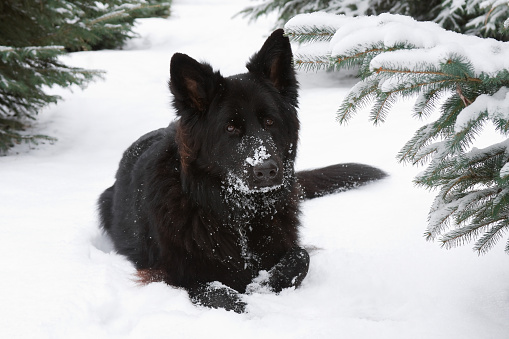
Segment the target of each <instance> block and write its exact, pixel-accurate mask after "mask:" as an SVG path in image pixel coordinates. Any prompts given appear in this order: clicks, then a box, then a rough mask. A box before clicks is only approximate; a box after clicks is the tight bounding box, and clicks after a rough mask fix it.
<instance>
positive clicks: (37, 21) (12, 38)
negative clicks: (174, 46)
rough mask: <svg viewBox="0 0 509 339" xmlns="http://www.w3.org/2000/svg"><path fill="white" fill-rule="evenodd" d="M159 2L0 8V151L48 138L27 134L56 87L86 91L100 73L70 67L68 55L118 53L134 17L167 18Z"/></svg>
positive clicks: (11, 1)
mask: <svg viewBox="0 0 509 339" xmlns="http://www.w3.org/2000/svg"><path fill="white" fill-rule="evenodd" d="M169 6H170V4H169V2H167V1H166V2H163V1H160V0H146V1H145V0H128V1H120V0H103V1H96V0H79V1H66V0H50V1H29V0H22V1H19V0H7V1H2V3H0V31H1V32H2V34H0V152H5V151H6V150H8V149H9V148H10V147H11V146H12V145H13V144H15V143H20V142H23V141H25V142H32V143H36V142H37V140H41V139H46V140H48V139H52V138H50V137H47V136H42V135H31V134H28V133H26V132H25V130H26V127H27V125H28V124H29V122H30V121H33V120H34V119H35V116H36V114H37V112H38V111H39V110H40V109H41V108H42V107H44V106H46V105H47V104H49V103H55V102H56V101H57V100H58V99H59V97H58V96H56V95H50V94H47V93H46V91H45V90H46V89H47V88H48V87H52V86H54V85H58V86H61V87H69V86H71V85H79V86H84V85H85V84H86V83H88V82H89V81H90V80H92V79H93V78H95V77H97V76H99V75H100V72H99V71H95V70H86V69H82V68H77V67H68V66H66V65H65V64H64V63H63V62H62V61H61V60H60V59H59V56H60V55H62V54H64V53H66V52H68V51H78V50H91V49H98V48H116V47H120V46H122V44H123V42H124V41H125V40H126V39H127V38H129V37H131V36H133V32H132V26H133V21H134V19H135V18H137V17H146V16H155V15H158V16H159V15H167V14H168V10H169Z"/></svg>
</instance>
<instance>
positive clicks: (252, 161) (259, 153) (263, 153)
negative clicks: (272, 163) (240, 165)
mask: <svg viewBox="0 0 509 339" xmlns="http://www.w3.org/2000/svg"><path fill="white" fill-rule="evenodd" d="M269 158H270V154H269V153H268V151H267V148H266V147H265V146H264V145H260V146H258V148H256V149H255V152H254V155H253V156H252V157H247V158H246V163H248V164H249V165H251V166H256V165H259V164H261V163H262V162H263V161H264V160H267V159H269Z"/></svg>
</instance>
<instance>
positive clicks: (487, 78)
mask: <svg viewBox="0 0 509 339" xmlns="http://www.w3.org/2000/svg"><path fill="white" fill-rule="evenodd" d="M385 18H386V17H384V20H386V19H385ZM338 20H339V19H338ZM366 22H367V21H366ZM400 22H403V21H401V20H400ZM355 24H356V25H357V26H354V27H358V22H357V23H355ZM345 25H346V24H345ZM411 27H412V28H414V26H411ZM296 28H297V29H296ZM306 30H307V28H306V26H299V25H289V27H287V29H286V33H287V35H288V36H290V37H291V38H292V39H293V40H295V41H310V40H308V38H307V36H306ZM309 32H310V33H312V34H313V35H319V33H320V28H319V27H317V26H312V27H311V28H309ZM430 32H431V31H430ZM445 32H446V31H444V30H442V31H437V33H440V34H446V33H445ZM324 34H326V35H327V36H328V35H329V34H330V29H326V30H324ZM451 34H454V33H451ZM460 38H461V37H457V38H456V40H457V43H458V44H461V42H462V40H461V39H460ZM469 38H470V40H468V42H469V43H470V42H471V37H469ZM349 39H350V40H352V37H351V36H350V37H349ZM477 39H479V41H480V45H478V46H484V45H482V43H484V42H486V46H491V47H494V45H490V44H491V43H492V42H490V41H482V39H481V38H477ZM329 40H330V39H329ZM416 41H418V39H416ZM444 41H450V40H448V39H444ZM465 41H466V40H465ZM312 43H313V42H311V44H312ZM335 43H337V44H338V45H341V44H342V42H341V41H335ZM499 44H502V43H499ZM440 48H444V46H442V45H440ZM478 48H479V47H478ZM424 49H425V48H424V47H422V46H417V45H416V44H414V43H413V42H412V40H410V41H404V42H399V43H395V44H392V45H386V44H385V43H384V41H383V40H382V41H373V42H370V43H366V42H363V44H362V45H361V44H359V45H356V46H354V47H352V48H350V49H347V50H346V51H345V52H344V53H342V54H340V55H330V52H329V54H316V53H314V54H310V55H307V56H304V57H303V58H302V56H301V55H299V54H298V53H297V54H296V56H295V65H296V67H297V68H302V69H305V70H319V69H324V68H326V69H335V70H341V69H343V68H352V67H353V68H355V69H358V75H359V82H358V83H357V84H356V85H355V86H354V87H353V88H352V89H351V90H350V92H349V94H348V95H347V96H346V98H345V99H344V100H343V103H342V104H341V106H340V108H339V111H338V117H337V118H338V121H339V122H340V123H345V122H347V121H348V120H349V119H351V118H352V116H353V115H354V114H355V113H357V112H358V111H360V110H361V109H363V108H366V107H370V113H369V117H370V120H371V121H373V123H375V124H379V123H382V122H384V120H385V118H386V116H387V114H389V113H390V111H391V108H392V105H393V104H394V103H395V102H397V101H398V100H400V99H402V98H403V99H410V100H415V104H414V109H413V114H414V116H415V117H418V118H423V119H424V118H428V117H430V115H431V113H432V112H436V111H439V112H440V116H439V117H438V119H437V120H436V121H433V122H431V123H428V124H426V125H424V126H422V127H421V128H420V129H419V130H417V131H416V132H415V134H414V136H413V137H412V139H410V140H409V141H408V142H407V143H406V144H405V145H404V146H403V148H402V149H401V151H400V152H399V154H398V159H399V161H400V162H407V163H411V164H414V165H417V164H419V165H425V164H428V166H427V168H426V169H425V171H424V172H422V173H421V174H419V175H418V176H417V177H416V179H415V183H416V184H417V185H418V186H422V187H425V188H428V189H438V195H437V197H436V198H435V201H434V203H433V206H432V207H431V210H430V214H429V227H428V229H427V231H426V233H425V235H426V238H427V239H429V240H437V239H438V240H439V241H440V242H442V244H443V246H445V247H447V248H449V247H453V246H458V245H462V244H464V243H466V242H470V241H474V240H475V245H474V250H475V251H477V252H478V253H479V254H481V253H486V252H487V251H488V250H489V249H490V248H492V247H493V246H494V245H495V244H496V242H497V241H498V240H500V239H501V238H502V236H503V235H504V233H505V232H507V231H508V229H509V139H507V140H506V141H504V142H502V143H499V144H495V145H492V146H490V147H487V148H485V149H477V148H473V147H472V146H473V142H474V140H475V139H476V136H477V135H478V134H479V133H480V132H481V131H482V130H483V128H484V127H485V125H486V124H487V123H488V122H490V123H492V124H493V125H494V126H495V127H496V129H497V131H498V132H500V133H501V134H502V135H503V136H507V135H508V134H509V71H508V70H507V69H503V68H502V69H498V70H495V71H493V72H484V71H482V70H481V71H480V70H479V69H478V68H477V67H475V65H474V64H473V63H472V61H471V60H470V59H469V57H468V56H469V55H470V54H468V53H465V54H458V53H453V52H451V53H449V54H447V55H445V56H443V55H442V57H441V59H436V60H430V59H429V58H427V60H428V61H426V62H420V63H418V62H409V63H408V62H403V61H402V60H405V58H406V59H408V60H418V59H419V57H420V56H422V55H423V50H424ZM328 50H329V51H330V48H329V49H328ZM507 52H508V51H505V50H504V51H502V50H499V51H497V52H496V53H493V54H492V55H493V58H502V59H504V58H506V57H507ZM398 53H399V54H398ZM402 53H405V54H402ZM419 53H420V54H419ZM402 55H404V56H405V58H402V57H401V56H402ZM472 55H475V52H474V54H472ZM380 56H382V58H379V57H380ZM396 56H398V57H396ZM426 56H427V54H426ZM419 60H420V59H419ZM494 60H496V59H493V61H494ZM478 62H479V60H478ZM490 62H492V60H481V63H490ZM502 64H503V63H502ZM481 69H482V68H481ZM506 251H507V253H508V254H509V242H508V243H507V247H506Z"/></svg>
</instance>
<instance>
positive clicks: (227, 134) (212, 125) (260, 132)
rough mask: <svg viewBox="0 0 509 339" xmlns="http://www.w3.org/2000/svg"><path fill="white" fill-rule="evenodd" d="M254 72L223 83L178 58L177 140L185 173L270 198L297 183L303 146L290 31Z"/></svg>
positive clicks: (259, 56) (174, 74)
mask: <svg viewBox="0 0 509 339" xmlns="http://www.w3.org/2000/svg"><path fill="white" fill-rule="evenodd" d="M247 69H248V72H247V73H244V74H238V75H234V76H230V77H223V76H222V75H221V74H220V73H219V72H215V71H213V69H212V67H211V66H210V65H208V64H206V63H199V62H197V61H196V60H194V59H192V58H191V57H189V56H187V55H185V54H180V53H177V54H175V55H174V56H173V57H172V60H171V68H170V74H171V79H170V89H171V92H172V93H173V96H174V101H173V104H174V107H175V109H176V111H177V115H178V116H179V117H180V121H179V122H178V129H177V142H178V145H179V152H180V157H181V163H182V169H183V173H185V174H186V173H187V174H189V173H191V172H193V174H195V175H207V176H211V177H215V178H219V180H221V182H222V184H226V185H227V186H229V187H230V188H233V189H236V190H240V191H245V192H259V191H261V192H264V191H269V190H272V189H274V188H278V187H281V186H283V185H285V183H286V182H287V181H288V180H293V179H292V178H293V175H294V173H293V162H294V159H295V155H296V147H297V141H298V130H299V121H298V118H297V111H296V108H297V104H298V102H297V89H298V85H297V80H296V77H295V71H294V69H293V65H292V52H291V47H290V42H289V40H288V38H286V37H285V36H284V35H283V30H281V29H280V30H277V31H275V32H274V33H272V35H271V36H270V37H269V38H268V39H267V40H266V42H265V43H264V45H263V46H262V48H261V49H260V51H259V52H257V53H256V54H255V55H254V56H253V57H252V58H251V59H250V60H249V62H248V63H247Z"/></svg>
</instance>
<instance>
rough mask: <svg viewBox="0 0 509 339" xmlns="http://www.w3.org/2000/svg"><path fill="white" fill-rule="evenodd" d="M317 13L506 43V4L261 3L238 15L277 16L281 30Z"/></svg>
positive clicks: (502, 0)
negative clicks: (425, 24)
mask: <svg viewBox="0 0 509 339" xmlns="http://www.w3.org/2000/svg"><path fill="white" fill-rule="evenodd" d="M317 11H322V12H327V13H333V14H345V15H347V16H361V15H379V14H383V13H390V14H401V15H406V16H411V17H413V18H414V19H416V20H418V21H434V22H437V23H438V24H440V25H441V26H442V27H444V28H446V29H449V30H453V31H456V32H459V33H466V34H471V35H477V36H482V37H492V38H495V39H498V40H503V41H506V40H508V39H509V35H508V32H507V26H508V24H507V22H508V21H507V18H508V16H509V7H508V6H507V0H430V1H414V0H404V1H399V0H265V1H262V2H261V3H259V4H256V5H253V6H250V7H248V8H246V9H244V10H243V11H242V12H241V14H242V15H244V16H248V17H250V18H251V19H253V20H255V19H257V18H258V17H260V16H262V15H266V14H269V13H271V12H277V13H278V19H277V23H276V26H278V27H282V26H283V25H284V24H285V23H286V22H287V21H288V20H290V19H291V18H292V17H294V16H296V15H298V14H304V13H313V12H317Z"/></svg>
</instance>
